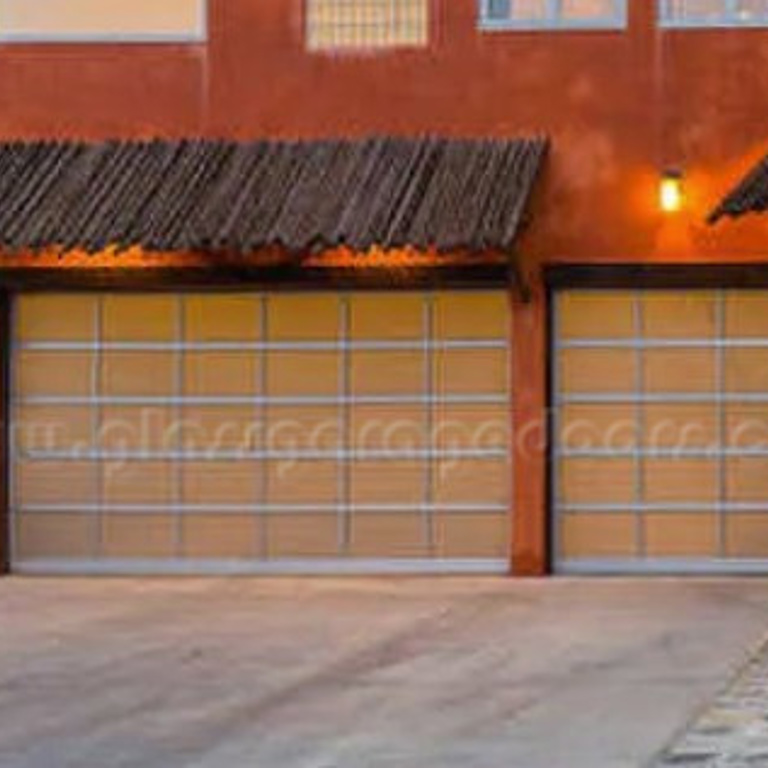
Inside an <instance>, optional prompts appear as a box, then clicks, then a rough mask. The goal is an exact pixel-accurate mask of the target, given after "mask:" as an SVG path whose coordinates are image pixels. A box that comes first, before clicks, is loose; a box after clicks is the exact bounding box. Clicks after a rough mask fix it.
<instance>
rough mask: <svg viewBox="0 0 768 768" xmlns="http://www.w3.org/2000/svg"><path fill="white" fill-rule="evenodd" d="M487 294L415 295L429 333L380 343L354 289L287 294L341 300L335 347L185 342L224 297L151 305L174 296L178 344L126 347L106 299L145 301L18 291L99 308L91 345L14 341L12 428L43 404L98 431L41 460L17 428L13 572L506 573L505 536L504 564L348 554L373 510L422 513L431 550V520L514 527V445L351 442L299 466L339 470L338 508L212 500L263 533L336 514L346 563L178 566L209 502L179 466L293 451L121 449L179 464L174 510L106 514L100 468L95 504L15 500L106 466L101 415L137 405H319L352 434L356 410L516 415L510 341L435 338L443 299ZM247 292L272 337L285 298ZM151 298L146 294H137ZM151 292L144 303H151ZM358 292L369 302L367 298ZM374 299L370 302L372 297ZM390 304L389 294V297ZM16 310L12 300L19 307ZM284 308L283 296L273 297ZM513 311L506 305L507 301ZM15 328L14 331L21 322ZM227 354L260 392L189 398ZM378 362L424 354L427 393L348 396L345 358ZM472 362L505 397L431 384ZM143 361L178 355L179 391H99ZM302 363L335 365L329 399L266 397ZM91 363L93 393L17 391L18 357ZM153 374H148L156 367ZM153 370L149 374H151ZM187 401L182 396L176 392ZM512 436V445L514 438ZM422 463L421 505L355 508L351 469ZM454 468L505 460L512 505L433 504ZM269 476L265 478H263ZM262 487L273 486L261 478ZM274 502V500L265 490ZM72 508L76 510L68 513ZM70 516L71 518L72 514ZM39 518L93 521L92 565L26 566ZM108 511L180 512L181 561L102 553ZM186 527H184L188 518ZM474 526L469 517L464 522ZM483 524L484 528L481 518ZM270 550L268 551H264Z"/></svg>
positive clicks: (128, 456)
mask: <svg viewBox="0 0 768 768" xmlns="http://www.w3.org/2000/svg"><path fill="white" fill-rule="evenodd" d="M480 292H481V291H479V290H475V291H465V292H462V291H420V292H418V294H417V295H419V296H422V297H423V327H424V334H423V336H422V337H421V338H419V339H406V340H404V339H398V338H390V339H388V338H375V339H368V340H359V339H354V338H352V337H351V335H350V316H351V315H350V313H351V304H350V302H351V301H353V299H354V296H355V295H358V294H357V293H356V292H336V293H330V292H325V291H318V292H309V293H306V294H292V295H297V296H298V295H301V296H307V297H314V298H317V297H323V296H325V297H327V296H329V295H333V296H336V297H338V311H339V317H338V323H339V335H338V338H337V339H334V340H333V341H329V340H300V341H293V340H272V339H270V337H269V336H268V335H266V336H265V337H264V338H260V339H258V340H251V341H249V342H243V341H237V342H227V341H199V340H198V341H190V340H189V338H188V337H187V335H186V329H185V327H184V326H185V320H184V318H185V302H186V301H187V300H188V299H189V298H190V297H194V296H218V295H229V294H219V293H217V292H206V293H196V292H194V291H190V292H179V293H170V292H166V293H154V294H152V296H161V297H165V298H166V299H167V298H168V297H173V300H174V302H175V303H176V304H177V308H176V310H175V321H174V322H175V324H176V327H175V331H174V335H173V338H170V339H167V340H162V341H125V340H112V341H109V340H105V339H104V337H103V330H104V303H105V302H106V301H109V300H110V297H115V296H117V297H123V298H125V297H129V298H130V297H131V296H138V295H139V294H135V295H134V294H130V293H128V294H126V293H124V292H92V291H91V292H83V293H81V294H78V293H77V292H75V293H61V294H28V293H20V294H18V297H19V298H18V301H23V300H24V297H26V296H37V295H50V296H54V297H56V296H70V297H71V296H77V295H82V296H83V297H88V300H89V301H92V302H93V305H94V307H95V310H94V312H95V316H94V318H93V328H94V338H93V339H83V340H76V341H72V340H49V339H34V340H31V341H30V340H21V341H19V340H17V338H16V332H15V331H14V332H13V339H14V343H13V351H12V357H11V368H12V376H11V379H12V382H13V384H12V387H11V389H12V391H11V413H12V424H13V425H14V427H15V425H16V417H17V412H18V410H19V409H20V408H22V407H24V408H28V407H33V408H34V407H40V408H53V409H55V408H70V409H88V410H90V417H89V418H90V419H91V422H92V430H93V432H92V434H91V436H90V440H91V442H90V445H89V446H88V447H86V448H85V449H83V448H82V447H81V448H79V449H78V450H77V452H76V453H73V452H72V451H71V450H70V449H69V448H67V449H52V448H50V447H49V448H47V449H46V450H45V451H42V452H40V451H35V452H32V453H30V452H29V451H27V450H26V449H24V450H23V451H21V452H19V451H20V449H19V446H18V441H17V439H16V435H15V431H16V430H15V429H14V430H12V435H13V439H11V441H10V447H11V452H10V461H9V471H10V499H11V504H10V529H11V539H12V542H11V548H10V551H11V568H12V570H13V571H14V572H16V573H22V574H23V573H29V574H69V573H72V574H143V573H152V574H190V573H195V574H197V573H223V574H262V573H263V574H298V573H317V574H344V573H506V572H508V570H509V565H510V564H509V557H508V546H509V539H510V537H509V535H506V538H505V544H506V547H507V549H506V551H505V552H504V553H502V554H503V556H501V557H498V558H486V557H455V558H451V557H438V556H434V555H431V556H429V557H413V558H409V557H386V558H378V557H368V558H365V557H352V556H349V554H348V551H349V536H350V533H349V525H350V519H351V518H352V517H353V516H355V515H361V514H362V515H364V514H367V513H371V514H374V513H380V514H391V515H400V514H404V515H408V514H412V513H414V512H416V513H417V514H418V515H420V517H421V520H422V524H423V527H424V531H425V537H426V538H427V539H428V540H429V542H430V547H431V548H433V547H434V536H435V534H434V531H433V528H434V526H435V525H436V518H435V515H436V514H438V512H439V513H441V514H455V515H462V514H464V515H465V516H466V515H471V514H477V515H480V516H482V515H483V514H485V515H489V516H492V515H498V514H503V515H504V516H505V519H506V521H507V524H509V523H510V521H509V517H510V513H509V505H510V499H511V489H510V488H509V486H510V485H511V466H510V459H511V452H510V449H509V446H507V447H504V448H501V447H499V446H491V447H477V446H472V447H467V446H461V447H458V448H455V447H454V448H445V447H440V446H439V445H437V444H435V443H434V442H433V441H430V442H429V443H428V444H425V445H424V446H420V447H417V448H409V449H407V450H403V451H401V452H399V453H398V452H397V451H395V452H393V451H392V449H387V450H382V451H379V452H377V450H376V449H371V450H369V451H364V452H362V453H361V452H360V450H358V449H356V448H355V447H354V446H353V445H351V444H344V445H341V446H339V447H336V448H328V449H312V450H301V451H299V453H300V456H299V457H298V458H299V459H300V460H301V461H303V462H307V463H310V462H315V461H316V462H332V463H335V464H336V466H337V483H338V488H337V493H338V495H337V499H336V501H334V502H332V503H325V504H324V503H311V502H302V503H273V502H271V501H270V499H269V498H266V497H265V498H261V499H259V500H258V501H257V502H255V503H254V504H250V503H249V504H247V505H242V504H236V503H234V504H223V503H213V502H207V505H208V506H211V505H212V504H215V507H216V510H215V511H216V514H220V515H222V516H226V515H246V514H247V515H251V514H253V515H257V516H258V517H259V525H262V524H263V523H262V522H261V521H262V520H265V519H266V518H267V517H268V516H271V515H292V514H295V515H301V514H312V515H318V514H327V515H332V516H334V519H335V520H336V522H337V526H338V531H337V536H338V548H339V553H340V556H338V557H285V558H279V557H271V556H270V555H269V552H267V551H259V552H258V553H255V555H254V557H252V558H243V557H239V558H200V557H195V558H192V557H186V558H185V557H182V556H181V555H182V545H181V543H180V542H181V537H182V536H183V533H182V532H181V531H182V526H183V525H184V521H185V515H188V514H192V515H194V514H195V513H196V512H198V511H200V512H201V511H202V509H201V507H202V506H205V505H200V504H198V505H195V504H188V503H187V502H186V497H185V496H184V493H185V491H183V490H182V485H183V480H182V478H181V473H183V465H184V462H187V461H191V460H194V461H195V462H201V463H204V462H206V461H222V460H234V459H235V458H239V459H243V458H244V459H247V460H249V461H253V462H259V463H260V466H263V467H266V466H267V463H268V462H271V461H279V460H283V459H287V460H290V459H296V451H295V450H294V449H292V450H287V451H281V450H280V449H275V448H274V447H270V446H267V447H264V446H262V447H258V446H257V447H255V448H252V449H250V450H249V451H248V452H247V454H246V455H245V456H243V454H242V452H240V453H238V455H237V457H236V456H235V455H234V453H232V454H230V453H227V451H223V452H222V451H217V452H216V453H215V455H213V456H211V455H209V454H207V453H204V452H203V453H195V452H194V451H191V452H190V451H189V450H188V447H187V446H186V444H185V445H184V446H181V447H176V448H172V449H167V448H163V450H159V451H157V450H153V451H149V452H147V451H146V450H145V449H142V451H141V455H138V454H136V455H134V454H133V453H131V451H130V450H129V451H127V452H125V451H124V452H123V453H122V454H121V455H120V458H121V460H124V461H128V462H131V461H137V462H138V461H147V460H154V461H156V462H168V463H169V464H172V469H171V475H172V477H171V480H170V484H171V486H172V487H171V490H170V497H169V500H168V502H167V503H163V504H157V503H146V502H141V503H139V502H130V503H123V504H120V503H118V504H112V505H110V504H109V503H108V502H106V501H105V497H104V480H103V479H102V478H103V475H104V473H105V470H104V468H103V466H100V467H99V469H98V470H97V475H98V478H99V479H98V480H97V481H96V485H97V492H96V496H95V497H94V498H93V500H92V501H91V502H90V503H76V502H71V501H70V502H67V501H63V502H59V501H52V500H50V499H47V500H44V501H42V502H41V501H40V500H37V501H34V502H32V503H26V502H24V501H22V500H21V497H20V496H19V492H20V491H19V488H20V485H21V483H20V481H18V480H17V478H16V471H15V470H16V467H17V466H19V467H22V466H26V465H27V464H29V463H31V462H41V463H43V462H67V461H72V460H76V461H77V462H81V463H93V464H94V465H95V466H99V465H101V464H102V463H103V462H109V461H111V460H114V455H113V454H110V452H109V451H108V450H104V449H103V447H102V446H101V443H100V442H99V440H100V439H101V438H100V437H99V435H98V434H97V432H98V430H99V428H100V425H101V420H102V413H103V410H104V409H105V408H109V407H118V408H119V407H122V408H139V407H154V406H158V407H162V408H168V409H170V410H171V411H172V412H173V414H174V416H175V417H179V416H181V415H182V407H190V406H192V407H194V406H200V407H205V406H232V407H244V408H251V407H253V408H255V409H261V412H262V414H263V413H266V412H268V411H269V409H270V408H275V407H297V408H302V407H317V408H331V409H338V411H339V417H340V419H341V421H342V425H341V428H342V429H343V430H344V432H345V434H346V432H347V431H348V430H349V420H350V417H351V414H352V413H354V409H355V408H356V407H358V406H368V405H369V406H390V407H393V408H399V407H403V408H405V407H408V406H418V407H421V408H424V409H425V412H426V413H427V414H428V416H427V417H426V418H427V419H428V421H429V424H428V426H429V427H430V428H431V427H432V426H433V419H434V414H435V409H436V408H437V407H438V406H456V407H472V406H478V407H484V406H489V407H502V408H504V409H505V410H506V412H507V413H509V412H510V408H511V403H510V397H509V392H510V385H509V375H510V374H509V368H510V365H509V356H510V354H511V351H510V348H509V332H508V331H507V332H506V334H505V336H504V337H503V338H502V337H490V338H472V337H471V336H470V337H468V338H464V339H462V338H436V336H435V323H436V302H437V301H439V297H440V296H441V295H450V294H452V293H455V294H456V295H469V294H471V293H480ZM242 293H243V294H246V293H248V294H249V295H251V296H255V297H257V305H258V313H259V318H258V323H259V324H260V325H261V327H262V328H263V329H267V326H268V323H269V317H270V314H269V313H270V302H271V301H272V298H271V297H273V296H280V295H282V294H273V293H269V292H258V291H253V292H249V291H248V289H247V288H244V289H243V292H242ZM482 293H493V294H496V295H497V296H498V295H499V294H501V293H502V291H490V292H489V291H483V292H482ZM402 294H407V295H414V294H416V292H405V291H401V292H399V293H397V292H391V294H387V295H392V296H397V295H402ZM141 295H145V294H141ZM146 295H149V294H146ZM360 295H362V294H360ZM366 295H368V294H366ZM382 295H383V294H382ZM18 301H14V303H13V306H14V312H13V313H12V314H13V315H14V317H15V307H16V306H17V305H18ZM275 301H277V299H275ZM507 305H508V301H507ZM509 311H510V310H509V308H507V317H506V326H507V327H508V326H509V325H510V323H509V319H510V318H509ZM12 327H13V328H17V327H18V325H17V323H16V321H15V319H14V321H13V322H12ZM227 352H248V353H252V354H253V355H255V356H257V357H258V360H259V363H260V370H259V372H258V376H259V377H260V381H259V382H258V386H257V389H258V391H259V392H260V394H259V395H253V394H250V395H242V396H237V395H228V396H226V397H223V396H220V395H216V396H211V395H196V396H189V395H188V394H186V390H185V389H183V387H184V383H183V382H184V377H185V359H186V358H187V356H189V355H194V354H207V353H211V354H215V353H227ZM361 352H362V353H371V354H374V353H375V354H377V355H384V356H386V355H387V354H390V355H397V354H401V353H402V354H409V353H412V354H415V355H420V356H421V358H422V360H423V376H424V388H423V390H422V391H413V392H409V393H407V394H382V395H376V394H368V395H358V394H354V393H353V392H352V390H351V389H350V360H351V356H352V355H353V354H355V353H361ZM462 352H467V353H469V354H473V353H479V354H485V353H488V354H489V355H495V354H501V355H503V357H504V361H505V362H504V366H505V382H504V391H503V392H502V391H494V392H464V391H456V392H453V393H452V392H448V393H446V392H443V391H441V392H438V388H437V385H436V382H435V376H436V374H435V371H436V367H435V366H436V362H435V361H436V356H437V355H439V354H441V355H442V354H445V355H447V354H453V353H457V354H461V353H462ZM112 353H115V354H123V353H124V354H126V355H128V354H136V355H145V356H146V355H149V356H150V357H151V355H153V354H157V355H162V354H163V353H166V354H167V355H170V356H171V357H172V358H173V361H174V362H173V373H172V375H173V393H172V394H168V393H165V394H163V395H135V394H122V395H115V394H109V395H107V394H104V391H103V386H104V385H103V381H102V379H103V378H104V375H105V374H104V373H103V370H104V368H103V357H104V356H105V355H109V354H112ZM283 353H285V354H296V353H298V354H301V353H306V354H307V355H309V354H310V353H312V354H314V353H317V354H318V355H320V354H322V353H329V354H336V355H337V356H338V365H339V369H338V381H339V386H340V389H339V391H338V392H334V393H332V394H322V395H303V394H298V395H296V394H294V395H286V396H274V395H271V394H270V393H269V392H268V391H267V389H266V377H267V371H268V369H269V366H270V360H271V359H272V356H273V355H279V354H283ZM28 354H31V355H41V356H45V355H46V354H50V355H56V354H62V355H68V354H71V355H78V354H81V355H85V356H89V357H90V361H91V362H90V363H89V365H90V377H91V380H90V384H89V387H90V392H89V393H88V394H74V395H73V394H36V395H32V396H28V395H27V394H25V393H24V392H22V391H21V389H20V388H17V385H16V377H15V373H14V372H15V371H16V369H17V367H18V365H19V364H20V363H19V360H20V356H21V355H28ZM149 367H150V366H147V368H149ZM150 374H151V371H148V375H150ZM181 392H184V393H185V394H184V395H181V394H179V393H181ZM507 439H509V438H507ZM398 459H400V460H403V461H419V462H423V463H424V467H425V471H424V478H423V497H422V499H421V500H420V501H419V503H418V504H416V505H414V504H413V503H409V504H406V503H382V502H374V503H369V504H354V505H353V503H352V501H351V495H350V493H351V492H350V472H351V469H350V467H351V465H352V464H353V463H354V462H356V461H361V460H371V461H373V460H381V461H397V460H398ZM446 459H450V460H451V461H456V460H463V459H467V460H469V461H476V462H483V461H488V462H502V463H503V465H504V467H505V473H506V475H507V477H508V478H509V480H508V482H507V490H506V497H505V499H504V500H503V502H494V501H485V502H484V501H481V500H467V501H464V502H453V503H450V502H448V503H446V502H442V503H440V502H438V500H437V499H436V498H435V478H434V476H433V475H434V472H435V469H434V468H435V466H436V465H437V464H438V463H439V462H440V461H441V460H446ZM265 471H266V470H265ZM264 487H266V481H264ZM259 493H267V491H259ZM73 507H76V510H73ZM71 513H72V514H71ZM35 514H38V515H40V516H41V517H42V516H48V517H49V518H50V516H52V515H57V514H61V515H66V514H71V516H72V517H73V519H74V518H75V517H76V516H82V515H86V516H88V515H90V516H92V517H94V518H95V519H96V520H97V522H96V523H94V524H93V536H94V540H93V542H92V544H93V549H92V555H91V556H90V557H88V558H82V557H75V558H69V557H68V558H56V557H45V558H38V557H32V558H26V557H24V556H23V555H21V554H20V552H21V551H22V549H21V544H20V541H19V536H20V534H19V530H20V526H21V523H22V521H24V522H25V523H26V521H27V520H30V519H31V518H30V517H29V516H30V515H35ZM105 514H113V515H123V516H125V517H124V519H126V520H127V519H128V516H130V515H131V514H135V515H141V516H151V515H153V514H158V515H163V514H165V515H166V516H167V515H173V516H174V517H175V519H176V523H175V526H176V527H175V530H174V536H175V537H176V543H175V544H174V547H175V552H176V556H175V557H172V558H165V557H163V558H142V557H130V558H123V557H115V556H107V555H105V550H104V548H103V546H104V542H103V540H102V538H101V537H102V536H103V530H102V529H103V523H102V522H98V521H99V520H101V519H102V518H103V517H104V515H105ZM187 519H188V518H187ZM467 519H469V518H467ZM478 519H480V518H479V517H478ZM259 546H266V545H261V544H260V545H259Z"/></svg>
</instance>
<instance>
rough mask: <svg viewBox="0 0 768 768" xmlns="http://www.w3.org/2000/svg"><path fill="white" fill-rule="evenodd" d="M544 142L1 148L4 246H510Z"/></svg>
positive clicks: (243, 249) (305, 251)
mask: <svg viewBox="0 0 768 768" xmlns="http://www.w3.org/2000/svg"><path fill="white" fill-rule="evenodd" d="M546 149H547V142H546V141H545V140H543V139H532V140H526V139H519V140H464V139H460V140H457V139H440V138H422V139H402V138H371V139H364V140H359V141H347V140H321V141H295V142H283V141H253V142H232V141H213V140H185V141H162V140H154V141H109V142H104V143H98V144H88V143H80V142H33V143H30V142H5V143H0V250H2V251H4V252H6V253H10V252H21V251H42V250H50V249H56V248H59V249H62V250H73V249H78V250H83V251H87V252H99V251H102V250H104V249H108V248H111V249H116V250H117V251H120V250H128V249H130V248H136V247H140V248H143V249H146V250H148V251H156V252H182V251H183V252H190V251H206V252H226V253H229V254H254V253H256V252H258V251H260V250H261V249H265V248H280V249H283V250H284V251H285V252H287V253H290V254H293V255H296V256H297V258H298V257H303V256H306V255H311V254H312V253H316V252H318V251H322V250H328V249H332V248H338V247H348V248H350V249H354V250H356V251H360V252H364V251H367V250H369V249H370V248H372V247H378V248H383V249H394V248H403V247H410V248H416V249H424V250H427V249H430V250H436V251H439V252H449V251H455V250H462V251H468V252H478V253H479V252H484V251H488V250H496V251H503V252H508V251H509V250H510V249H511V248H512V246H513V244H514V242H515V239H516V237H517V235H518V232H519V229H520V225H521V222H522V221H523V217H524V212H525V210H526V208H527V206H528V203H529V200H530V197H531V193H532V191H533V189H534V186H535V183H536V179H537V177H538V175H539V171H540V169H541V166H542V161H543V159H544V156H545V154H546Z"/></svg>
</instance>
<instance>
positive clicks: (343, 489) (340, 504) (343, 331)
mask: <svg viewBox="0 0 768 768" xmlns="http://www.w3.org/2000/svg"><path fill="white" fill-rule="evenodd" d="M338 300H339V329H338V338H337V352H338V356H339V357H338V360H337V364H338V366H339V369H338V370H339V389H340V391H339V392H337V396H338V398H339V405H338V418H339V426H340V430H339V431H340V434H339V435H338V445H337V447H336V451H337V453H336V488H337V499H336V508H337V526H338V528H337V539H338V548H339V553H340V554H341V555H343V556H347V555H349V554H350V552H351V545H352V514H353V513H352V500H351V485H352V470H353V466H354V463H355V462H356V461H357V451H356V450H352V449H353V444H354V441H353V438H352V435H351V423H352V419H351V408H352V405H351V397H352V393H351V380H352V370H351V366H352V354H351V350H350V334H351V327H350V326H351V316H350V313H351V309H350V300H349V295H348V294H346V293H341V294H339V299H338ZM347 449H349V452H348V453H347V452H346V451H347Z"/></svg>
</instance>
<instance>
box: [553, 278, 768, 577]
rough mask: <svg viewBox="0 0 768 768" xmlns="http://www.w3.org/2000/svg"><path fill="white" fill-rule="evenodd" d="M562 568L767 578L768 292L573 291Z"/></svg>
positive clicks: (559, 473)
mask: <svg viewBox="0 0 768 768" xmlns="http://www.w3.org/2000/svg"><path fill="white" fill-rule="evenodd" d="M554 327H555V339H554V344H555V350H554V356H555V363H554V387H553V390H554V398H555V402H554V406H555V408H554V414H555V422H556V425H555V427H556V428H555V430H554V456H553V465H554V477H553V480H554V482H553V486H554V487H553V499H554V530H555V536H554V539H555V544H554V545H555V563H556V567H557V569H558V570H560V571H562V572H632V571H641V572H644V571H648V572H666V571H673V572H674V571H701V572H718V571H734V572H750V571H760V572H768V293H766V292H763V291H745V290H733V291H729V290H723V291H679V290H674V291H672V290H670V291H565V292H562V293H560V294H558V295H557V297H556V306H555V323H554Z"/></svg>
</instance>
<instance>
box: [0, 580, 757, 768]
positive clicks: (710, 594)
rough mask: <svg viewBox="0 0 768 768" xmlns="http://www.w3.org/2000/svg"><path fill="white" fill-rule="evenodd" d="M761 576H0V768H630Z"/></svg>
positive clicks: (750, 627)
mask: <svg viewBox="0 0 768 768" xmlns="http://www.w3.org/2000/svg"><path fill="white" fill-rule="evenodd" d="M766 629H768V582H766V581H762V580H751V581H746V580H742V581H739V580H731V581H704V580H698V581H697V580H689V581H674V580H668V581H667V580H646V581H639V580H635V581H620V580H605V581H571V580H551V581H547V582H527V581H526V582H524V581H512V580H500V579H488V580H485V579H475V580H468V579H460V580H454V579H445V580H437V579H427V580H399V581H398V580H367V581H366V580H347V581H340V580H325V581H323V580H315V581H301V580H283V581H267V580H261V581H259V580H236V579H229V580H227V579H221V580H197V579H194V580H177V581H168V580H143V581H139V580H135V581H130V580H128V581H121V580H90V581H87V580H84V581H80V580H58V581H57V580H33V579H28V580H20V579H5V580H2V581H0V766H2V768H6V767H7V768H70V767H71V768H113V767H117V766H120V767H121V768H122V767H127V766H136V768H139V767H140V768H176V767H177V766H184V767H185V768H241V767H242V768H454V767H456V768H458V767H459V766H460V767H461V768H638V767H639V766H643V765H646V764H647V763H648V761H649V760H650V759H651V757H652V755H653V754H654V753H655V752H656V751H657V750H658V749H659V748H661V747H662V746H663V745H664V744H665V743H667V742H668V741H669V739H670V737H671V735H672V734H673V733H674V732H675V731H677V730H678V729H680V727H681V726H682V725H683V724H684V723H685V722H686V721H687V720H688V719H689V718H690V717H691V716H692V712H693V711H694V710H695V709H696V708H698V707H700V706H701V705H702V704H703V703H704V702H705V701H706V700H707V699H709V698H710V697H711V696H713V695H714V693H715V692H716V691H717V690H718V689H720V688H722V686H723V684H724V682H725V679H726V678H727V676H728V675H729V674H730V673H731V672H732V671H733V670H734V669H735V668H736V667H738V666H739V665H740V664H741V663H742V662H743V660H744V658H745V654H746V653H747V651H748V650H750V649H753V648H754V647H755V646H756V644H757V643H758V642H759V641H760V640H761V638H762V636H763V633H764V632H765V630H766Z"/></svg>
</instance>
